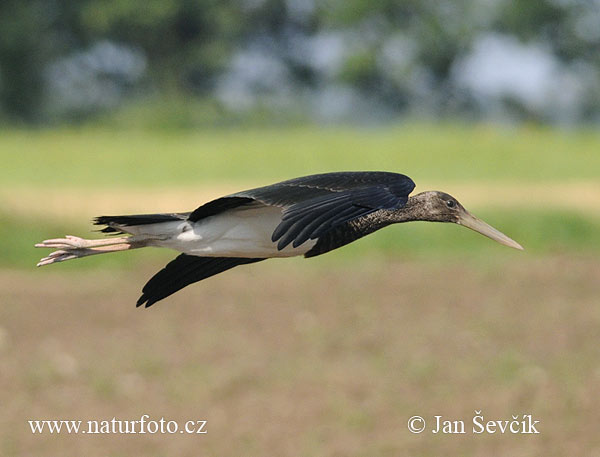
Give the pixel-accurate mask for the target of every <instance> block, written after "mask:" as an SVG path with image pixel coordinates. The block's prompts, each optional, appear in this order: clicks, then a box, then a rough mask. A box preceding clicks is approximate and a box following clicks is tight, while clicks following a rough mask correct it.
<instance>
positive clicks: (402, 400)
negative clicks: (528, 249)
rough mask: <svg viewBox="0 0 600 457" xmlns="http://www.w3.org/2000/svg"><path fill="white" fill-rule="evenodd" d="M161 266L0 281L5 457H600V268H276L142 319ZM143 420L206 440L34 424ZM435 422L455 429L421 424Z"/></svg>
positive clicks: (244, 272) (5, 275) (589, 264)
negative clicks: (477, 427)
mask: <svg viewBox="0 0 600 457" xmlns="http://www.w3.org/2000/svg"><path fill="white" fill-rule="evenodd" d="M174 209H177V208H174ZM157 269H158V265H154V266H153V265H148V266H147V268H144V270H143V271H136V272H129V273H124V272H119V273H112V272H111V271H105V272H104V271H103V272H101V273H99V272H98V271H83V272H74V271H70V272H68V274H66V273H65V272H62V271H61V270H60V269H59V268H58V269H55V270H43V271H35V272H28V271H9V270H3V271H0V303H1V304H2V305H1V306H0V366H1V371H0V404H1V405H2V413H1V414H0V455H2V456H34V455H35V456H39V455H43V456H66V455H86V456H90V457H95V456H98V457H100V456H102V457H106V456H115V457H116V456H134V455H144V456H167V455H168V456H174V455H177V456H219V457H221V456H278V457H285V456H317V455H318V456H403V455H431V456H432V455H449V456H450V455H453V456H459V455H460V456H481V457H484V456H486V457H487V456H490V455H506V456H512V457H517V456H539V455H544V456H560V457H563V456H566V455H573V456H574V455H577V456H593V455H599V453H600V435H599V434H598V430H599V427H600V344H599V343H600V306H599V304H600V262H599V261H598V260H597V259H594V258H589V257H588V258H586V257H578V258H572V257H544V258H533V257H527V256H525V257H523V259H521V260H519V261H517V262H512V263H508V262H501V263H499V264H497V265H495V266H489V265H488V266H482V265H480V264H472V265H471V264H461V265H458V264H450V263H447V262H443V263H433V262H431V263H425V262H424V263H409V262H406V263H402V262H393V263H386V262H372V263H371V262H369V261H365V263H359V262H358V261H356V262H354V263H349V264H348V265H346V266H344V267H339V268H336V269H331V270H329V269H328V267H327V264H326V263H322V262H320V261H318V260H315V261H314V262H313V263H311V264H309V263H308V262H306V263H304V262H302V261H277V260H276V261H269V262H265V263H264V264H263V263H261V264H257V265H253V266H250V267H243V268H238V269H235V270H232V271H231V272H228V273H226V274H223V275H220V276H218V277H215V278H212V279H210V280H207V281H205V282H202V283H200V284H196V285H194V286H191V287H188V288H186V289H184V290H183V291H181V292H180V293H178V294H176V295H174V296H172V297H170V298H169V299H167V300H165V301H163V302H160V303H158V304H157V305H155V306H154V307H152V308H150V309H147V310H143V309H136V308H135V306H134V303H135V300H136V299H137V297H138V294H139V291H140V289H141V287H142V285H143V284H144V282H145V281H146V280H147V279H148V278H149V277H150V275H151V274H153V273H154V272H155V271H156V270H157ZM476 411H481V413H482V415H483V416H484V420H485V421H488V420H511V418H512V416H518V417H519V419H520V420H521V418H522V416H523V415H526V414H531V415H532V416H533V418H534V419H535V420H539V421H540V422H539V424H538V425H537V429H538V430H539V432H540V433H539V434H511V433H504V434H503V433H500V432H499V431H496V433H481V434H475V433H473V432H472V418H473V416H475V415H476V413H475V412H476ZM145 414H147V415H148V416H149V418H148V420H155V421H159V420H160V419H161V418H164V419H165V421H169V420H173V421H177V422H178V424H179V425H180V426H181V425H182V424H184V423H185V422H186V421H188V420H193V421H196V420H205V421H207V422H206V426H205V430H206V431H207V433H206V434H185V433H184V434H180V433H173V434H169V433H165V434H161V433H153V434H152V433H147V434H139V433H138V434H81V433H80V434H68V433H66V432H64V431H63V432H62V433H59V434H57V433H54V434H51V433H49V432H48V431H46V432H45V433H41V434H40V433H37V434H32V432H31V429H30V426H29V424H28V421H29V420H43V419H70V420H82V421H84V423H85V422H87V421H88V420H97V421H101V420H108V421H110V420H111V419H113V418H116V419H117V420H122V421H132V420H140V417H141V416H142V415H145ZM414 415H419V416H422V417H423V418H424V419H425V421H426V423H427V428H426V430H425V431H424V432H423V433H421V434H413V433H411V432H409V430H408V429H407V421H408V419H409V418H410V417H411V416H414ZM436 415H440V416H443V417H444V419H448V420H463V421H464V424H465V431H466V433H465V434H448V433H437V434H436V433H432V431H433V430H434V428H435V421H436V420H435V417H434V416H436Z"/></svg>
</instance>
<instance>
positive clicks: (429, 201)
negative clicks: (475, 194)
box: [407, 191, 523, 250]
mask: <svg viewBox="0 0 600 457" xmlns="http://www.w3.org/2000/svg"><path fill="white" fill-rule="evenodd" d="M407 206H412V207H413V211H414V214H415V215H416V218H417V219H418V220H423V221H432V222H453V223H455V224H458V225H462V226H464V227H467V228H470V229H471V230H475V231H476V232H478V233H481V234H482V235H485V236H487V237H488V238H491V239H492V240H494V241H497V242H498V243H501V244H504V245H505V246H509V247H511V248H515V249H521V250H522V249H523V247H522V246H521V245H520V244H519V243H517V242H516V241H515V240H513V239H511V238H509V237H507V236H506V235H505V234H504V233H502V232H500V231H499V230H496V229H495V228H494V227H492V226H491V225H489V224H487V223H485V222H483V221H482V220H481V219H478V218H476V217H475V216H473V215H472V214H471V213H469V212H468V211H467V210H466V209H465V208H464V207H463V206H462V205H461V204H460V203H459V202H458V200H456V198H454V197H453V196H452V195H448V194H447V193H445V192H439V191H428V192H422V193H420V194H417V195H415V196H414V197H411V198H410V199H409V203H408V205H407Z"/></svg>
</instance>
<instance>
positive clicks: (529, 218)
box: [0, 125, 600, 268]
mask: <svg viewBox="0 0 600 457" xmlns="http://www.w3.org/2000/svg"><path fill="white" fill-rule="evenodd" d="M598 150H600V136H598V135H597V134H595V133H592V132H587V131H579V132H556V131H552V130H547V129H541V128H533V127H532V128H521V129H509V128H500V127H492V126H476V127H466V126H465V127H461V126H437V127H430V126H425V125H407V126H404V127H396V128H377V129H349V128H344V129H343V128H329V129H318V128H295V129H284V130H274V129H263V130H258V129H254V130H241V131H229V130H207V131H197V132H194V131H154V132H150V131H125V130H123V131H119V130H117V131H107V130H102V129H91V128H85V129H81V130H57V131H54V130H40V131H5V132H3V134H2V135H1V136H0V158H1V159H2V163H3V164H4V167H3V168H2V171H1V172H0V173H1V180H0V192H2V194H3V195H4V199H3V200H4V201H3V202H0V218H1V219H2V221H3V222H2V224H1V225H0V265H4V266H17V267H21V268H27V267H29V266H31V265H32V263H33V262H34V261H35V260H36V259H37V258H38V257H39V256H40V252H39V251H36V250H34V249H33V248H32V247H31V246H32V244H33V243H35V242H37V241H39V240H41V239H44V238H49V237H56V236H62V235H64V234H67V233H68V234H78V235H86V234H88V233H89V231H90V229H91V227H90V225H89V220H90V219H91V217H93V216H95V215H98V213H99V212H100V211H101V210H100V209H95V208H94V206H93V202H92V203H90V204H89V205H87V206H83V207H84V209H85V210H84V211H80V212H75V213H74V212H71V213H68V214H67V215H68V217H65V216H64V214H63V211H62V210H63V208H61V204H60V201H59V198H60V196H61V195H68V196H69V197H70V198H73V196H75V197H76V198H78V199H79V201H81V202H83V203H82V205H85V201H86V200H85V199H86V197H88V196H89V195H90V193H92V192H95V193H97V194H102V190H103V189H104V190H105V191H106V192H108V191H111V192H113V193H114V192H115V191H116V192H117V194H116V195H117V197H116V198H115V203H114V205H113V206H108V207H107V209H106V210H107V211H109V212H110V211H112V212H113V213H114V212H118V211H119V209H120V205H119V203H120V201H122V200H127V198H128V195H129V194H130V193H131V192H132V191H133V190H135V191H136V192H138V194H140V193H141V194H142V197H139V196H138V197H136V199H137V200H139V209H135V208H138V207H137V206H135V205H130V206H131V208H134V209H132V210H131V211H133V212H148V211H150V212H152V211H157V212H160V211H180V210H191V209H193V208H194V207H195V206H196V205H199V204H201V203H203V200H202V199H200V198H198V199H193V198H191V199H190V198H188V199H187V200H186V201H190V200H191V202H192V203H188V204H191V205H193V206H190V207H182V206H181V205H180V204H178V202H177V189H180V195H184V193H185V194H191V195H192V196H193V194H194V189H196V188H197V189H198V190H199V191H200V190H206V189H211V188H216V189H221V188H227V189H230V190H235V189H242V188H245V187H248V186H258V185H265V184H269V183H272V182H275V181H279V180H282V179H287V178H290V177H295V176H301V175H303V174H310V173H317V172H326V171H333V170H390V171H397V172H403V173H405V174H408V175H409V176H411V177H412V178H413V179H414V180H415V181H416V182H417V190H418V191H421V190H426V189H427V188H428V187H427V186H431V188H438V189H441V190H450V189H453V188H454V187H456V186H461V185H463V184H465V183H467V184H469V183H475V184H476V185H477V186H478V189H480V190H483V191H485V190H486V188H487V187H489V186H491V185H492V184H493V185H494V186H495V187H494V189H495V190H494V192H493V193H492V194H490V195H489V200H490V202H489V203H488V202H487V199H486V197H485V196H479V198H478V204H477V205H476V207H474V208H473V207H472V205H469V200H473V197H478V196H477V195H463V194H456V195H455V196H456V197H457V198H459V200H461V201H463V203H464V204H465V206H466V207H467V208H468V209H471V210H473V211H474V212H476V213H477V214H478V215H480V216H481V217H484V218H485V219H486V220H487V221H488V222H489V223H491V224H492V225H495V226H497V227H498V228H499V229H500V230H503V231H506V233H508V234H509V235H510V236H512V237H513V238H515V239H517V240H519V241H520V242H521V243H522V244H523V245H524V246H525V247H526V249H527V251H528V252H529V253H532V254H545V253H546V254H547V253H560V252H568V251H571V250H573V251H576V252H592V253H598V252H600V208H599V206H598V204H599V202H598V201H596V200H594V196H592V197H589V196H588V197H585V195H582V196H581V198H582V199H583V200H581V199H579V196H578V195H577V193H576V191H572V190H571V189H572V188H573V187H574V185H576V184H577V183H580V182H584V183H590V182H591V183H594V182H596V183H598V182H600V154H598V153H597V151H598ZM423 183H425V184H423ZM532 183H533V184H535V185H536V186H538V187H539V188H540V189H541V190H542V192H543V189H544V185H546V184H548V185H549V186H551V187H549V189H548V193H558V194H559V195H556V199H557V201H558V200H560V199H562V198H563V197H564V196H565V194H566V195H567V196H568V197H569V198H571V200H572V202H574V203H577V204H578V208H577V211H575V210H574V209H572V208H570V206H569V202H567V204H561V205H556V206H554V205H553V199H554V196H552V195H546V196H545V199H546V201H545V204H544V205H540V204H538V202H536V200H535V198H533V197H532V196H531V195H529V194H528V192H527V189H526V188H525V189H523V191H519V188H520V187H519V186H523V185H527V184H532ZM424 186H425V187H424ZM161 189H164V190H169V191H171V192H173V189H175V196H174V201H173V203H172V205H173V206H171V207H162V206H161V207H156V206H153V204H152V197H149V198H148V199H146V200H145V201H144V200H143V191H144V190H147V191H152V192H154V194H153V195H156V194H157V193H158V194H160V192H161ZM49 191H54V194H50V193H49ZM505 191H506V192H507V196H506V198H504V197H503V195H502V194H503V193H504V192H505ZM61 192H63V194H61ZM25 193H28V195H30V199H29V200H28V201H23V202H22V203H21V202H20V200H19V195H21V194H25ZM199 193H200V192H199ZM31 196H33V197H31ZM586 198H587V200H586ZM9 199H10V201H11V202H12V205H13V206H12V208H7V206H6V205H7V200H9ZM48 199H53V200H52V201H48ZM137 200H136V201H137ZM588 200H589V201H588ZM498 203H501V205H498ZM47 204H52V205H53V206H54V207H58V208H59V209H60V211H59V212H58V213H57V214H53V213H51V212H46V213H44V214H43V215H40V214H37V213H36V212H35V211H34V210H35V209H36V208H37V209H39V208H40V207H42V208H43V207H44V206H45V205H47ZM523 204H525V206H524V207H523ZM28 205H31V206H32V207H28ZM586 205H589V211H586V208H587V206H586ZM65 206H67V205H65ZM582 209H583V211H582ZM66 210H68V208H66ZM464 253H469V255H468V256H467V257H468V258H479V259H482V258H483V259H486V258H489V256H490V255H500V256H502V255H514V253H509V254H507V253H506V252H505V251H504V249H502V248H500V247H499V246H496V245H494V244H493V243H491V242H489V241H488V240H484V239H482V238H480V237H478V236H476V235H474V234H473V233H468V232H467V231H466V230H464V229H459V228H457V227H449V226H440V225H439V224H435V225H432V224H422V223H418V224H406V226H402V227H392V228H389V229H387V230H385V231H382V232H380V233H378V234H377V235H376V236H371V237H368V238H367V239H364V240H361V241H360V242H359V243H356V244H355V245H352V246H348V247H346V248H345V249H343V250H342V251H340V252H339V253H336V254H335V256H334V258H338V259H343V260H344V261H346V260H348V259H350V258H357V257H362V256H364V255H375V256H379V257H382V256H383V257H401V258H415V257H420V258H437V257H440V256H441V257H456V256H462V255H463V254H464ZM149 255H150V256H158V257H160V258H166V257H165V254H149ZM126 258H127V255H117V256H114V257H113V258H95V259H93V260H91V261H90V260H89V259H86V260H84V261H82V262H80V263H78V264H76V266H71V268H73V267H75V268H93V267H95V266H98V267H103V266H106V265H107V264H110V265H112V266H117V265H129V264H130V263H129V262H128V261H127V260H125V259H126ZM134 258H135V259H138V257H137V256H135V257H134ZM331 261H335V260H331ZM61 268H62V266H61ZM65 268H68V267H65Z"/></svg>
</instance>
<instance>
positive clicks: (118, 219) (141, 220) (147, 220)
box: [93, 213, 190, 233]
mask: <svg viewBox="0 0 600 457" xmlns="http://www.w3.org/2000/svg"><path fill="white" fill-rule="evenodd" d="M189 215H190V213H170V214H133V215H127V216H98V217H97V218H95V219H94V221H93V222H94V225H106V227H104V228H103V229H102V230H100V231H101V232H102V233H115V232H117V233H120V232H121V230H119V229H118V228H117V227H114V226H113V225H123V226H131V225H147V224H157V223H159V222H169V221H178V220H184V219H187V218H188V216H189Z"/></svg>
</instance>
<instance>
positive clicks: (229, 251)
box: [155, 206, 316, 258]
mask: <svg viewBox="0 0 600 457" xmlns="http://www.w3.org/2000/svg"><path fill="white" fill-rule="evenodd" d="M280 222H281V209H280V208H277V207H272V206H258V207H257V206H253V207H241V208H236V209H234V210H230V211H226V212H224V213H221V214H217V215H215V216H210V217H207V218H204V219H201V220H200V221H198V222H194V223H189V222H187V221H182V222H168V223H163V224H160V225H163V226H166V224H170V225H171V228H170V230H169V231H171V230H172V232H171V233H172V236H171V237H170V238H169V239H167V240H164V241H162V240H161V241H157V242H155V244H156V245H157V246H162V247H167V248H171V249H175V250H177V251H180V252H183V253H185V254H190V255H196V256H204V257H257V258H258V257H264V258H267V257H293V256H297V255H303V254H304V253H306V252H308V251H309V250H310V249H311V248H312V247H313V246H314V245H315V244H316V240H308V241H306V242H305V243H303V244H302V245H301V246H298V247H297V248H294V247H292V245H291V244H289V245H288V246H286V247H285V248H284V249H282V250H281V251H279V250H277V243H274V242H272V241H271V235H272V234H273V231H274V230H275V228H276V227H277V225H279V223H280ZM156 225H159V224H156Z"/></svg>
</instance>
